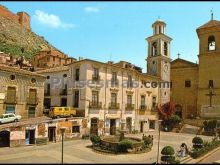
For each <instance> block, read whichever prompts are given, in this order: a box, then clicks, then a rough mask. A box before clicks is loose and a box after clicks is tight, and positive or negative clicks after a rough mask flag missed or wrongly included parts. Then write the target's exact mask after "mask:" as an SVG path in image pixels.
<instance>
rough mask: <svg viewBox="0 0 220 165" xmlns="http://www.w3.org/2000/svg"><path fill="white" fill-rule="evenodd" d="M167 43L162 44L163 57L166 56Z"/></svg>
mask: <svg viewBox="0 0 220 165" xmlns="http://www.w3.org/2000/svg"><path fill="white" fill-rule="evenodd" d="M167 50H168V49H167V43H166V42H164V44H163V51H164V55H165V56H167Z"/></svg>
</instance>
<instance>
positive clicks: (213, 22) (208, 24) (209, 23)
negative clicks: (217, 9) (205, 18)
mask: <svg viewBox="0 0 220 165" xmlns="http://www.w3.org/2000/svg"><path fill="white" fill-rule="evenodd" d="M214 26H220V21H216V20H210V21H209V22H207V23H205V24H204V25H202V26H200V27H199V28H197V29H203V28H209V27H214Z"/></svg>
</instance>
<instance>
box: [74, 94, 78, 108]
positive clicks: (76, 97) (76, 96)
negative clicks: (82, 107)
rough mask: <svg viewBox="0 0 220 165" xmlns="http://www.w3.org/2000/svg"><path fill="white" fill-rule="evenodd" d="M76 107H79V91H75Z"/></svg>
mask: <svg viewBox="0 0 220 165" xmlns="http://www.w3.org/2000/svg"><path fill="white" fill-rule="evenodd" d="M73 106H74V107H79V91H75V95H74V105H73Z"/></svg>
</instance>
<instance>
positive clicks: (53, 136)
mask: <svg viewBox="0 0 220 165" xmlns="http://www.w3.org/2000/svg"><path fill="white" fill-rule="evenodd" d="M48 138H49V142H54V141H56V127H48Z"/></svg>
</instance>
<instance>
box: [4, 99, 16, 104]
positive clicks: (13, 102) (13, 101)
mask: <svg viewBox="0 0 220 165" xmlns="http://www.w3.org/2000/svg"><path fill="white" fill-rule="evenodd" d="M5 103H6V104H17V97H6V99H5Z"/></svg>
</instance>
